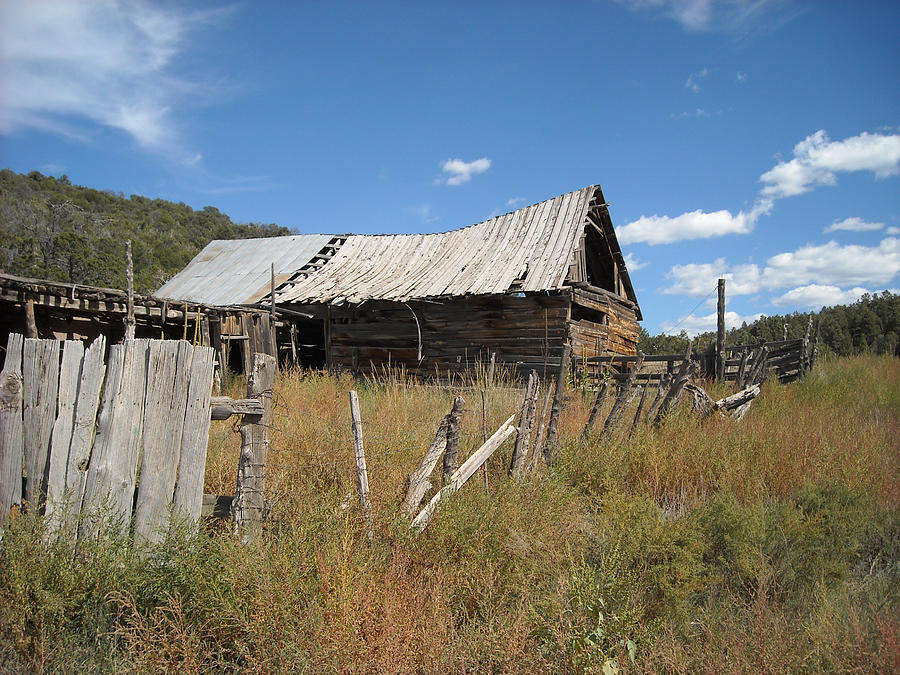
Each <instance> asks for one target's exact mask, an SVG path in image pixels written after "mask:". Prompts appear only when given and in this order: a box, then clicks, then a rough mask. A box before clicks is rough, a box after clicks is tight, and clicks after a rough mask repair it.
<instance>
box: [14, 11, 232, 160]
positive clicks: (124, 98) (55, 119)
mask: <svg viewBox="0 0 900 675" xmlns="http://www.w3.org/2000/svg"><path fill="white" fill-rule="evenodd" d="M222 13H223V11H218V12H193V13H188V12H184V11H181V10H178V9H176V8H173V7H170V6H166V7H153V6H150V5H149V4H145V3H140V2H124V1H119V0H107V1H105V2H60V1H49V0H47V1H43V2H4V3H2V4H0V26H2V28H0V133H4V134H11V133H14V132H15V131H17V130H19V129H27V128H36V129H41V130H43V131H48V132H50V133H55V134H58V135H63V136H66V137H69V138H72V139H75V140H79V141H86V140H88V139H89V138H90V136H91V132H90V131H89V130H90V127H89V126H85V124H84V122H85V121H89V122H91V123H94V124H99V125H101V126H105V127H111V128H115V129H119V130H121V131H123V132H125V133H126V134H128V135H130V136H131V137H132V138H133V139H134V140H135V141H136V142H137V143H138V144H139V145H140V146H142V147H144V148H147V149H150V150H154V151H158V152H164V153H166V154H169V155H170V156H172V157H173V158H174V159H176V160H178V161H186V162H190V160H192V159H193V158H194V157H196V153H187V152H184V151H183V150H181V149H180V148H181V146H182V143H181V142H180V139H179V134H178V129H177V125H176V122H175V121H174V120H173V117H174V111H175V108H176V105H177V103H178V102H179V101H180V100H187V99H189V98H191V97H193V96H194V95H196V94H197V93H198V91H199V86H198V85H193V84H191V83H188V82H185V81H183V80H181V79H179V78H177V77H176V76H174V75H173V74H172V72H171V67H172V65H173V62H174V60H175V58H176V56H177V55H178V54H179V52H181V51H182V50H183V49H184V47H185V46H186V44H187V43H188V39H189V36H190V33H191V32H192V31H194V30H196V29H198V28H199V27H200V26H202V25H205V24H208V23H209V22H210V21H211V20H212V19H213V18H214V17H215V16H217V15H220V14H222Z"/></svg>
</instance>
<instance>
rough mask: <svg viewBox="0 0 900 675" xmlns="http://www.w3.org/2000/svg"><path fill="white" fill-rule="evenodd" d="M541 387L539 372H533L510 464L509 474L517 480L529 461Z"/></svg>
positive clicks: (530, 375)
mask: <svg viewBox="0 0 900 675" xmlns="http://www.w3.org/2000/svg"><path fill="white" fill-rule="evenodd" d="M540 386H541V385H540V380H539V379H538V374H537V371H536V370H532V371H531V373H530V374H529V375H528V384H527V385H526V386H525V399H524V400H523V401H522V412H521V413H520V415H519V432H518V435H517V436H516V444H515V446H514V447H513V454H512V459H510V462H509V473H510V474H511V475H514V476H516V477H517V478H521V477H522V474H523V473H524V471H525V466H526V462H527V461H528V452H529V451H530V450H531V430H532V429H533V428H534V417H535V413H536V409H537V396H538V392H539V390H540ZM486 440H487V439H485V441H486Z"/></svg>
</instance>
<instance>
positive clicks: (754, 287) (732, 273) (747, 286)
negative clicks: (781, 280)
mask: <svg viewBox="0 0 900 675" xmlns="http://www.w3.org/2000/svg"><path fill="white" fill-rule="evenodd" d="M666 278H667V279H671V280H672V285H671V286H669V287H668V288H664V289H663V293H666V294H669V295H693V296H696V297H699V296H703V295H708V294H709V293H712V292H713V291H715V290H716V286H717V283H718V280H719V279H725V292H726V293H727V294H728V295H750V294H751V293H756V292H757V291H758V290H759V281H760V278H759V268H758V267H757V266H756V265H754V264H746V265H735V266H733V267H732V266H729V265H728V264H726V262H725V259H724V258H719V259H717V260H716V261H715V262H712V263H688V264H685V265H674V266H672V268H671V269H670V270H669V272H668V273H667V274H666Z"/></svg>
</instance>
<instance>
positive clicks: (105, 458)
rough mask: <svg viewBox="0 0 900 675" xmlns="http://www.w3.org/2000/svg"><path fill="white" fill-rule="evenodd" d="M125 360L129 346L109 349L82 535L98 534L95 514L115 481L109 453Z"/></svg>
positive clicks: (89, 474) (83, 502)
mask: <svg viewBox="0 0 900 675" xmlns="http://www.w3.org/2000/svg"><path fill="white" fill-rule="evenodd" d="M124 360H125V345H113V346H111V347H110V348H109V361H108V363H107V367H106V383H105V384H104V387H103V400H102V401H101V402H100V410H99V413H98V414H97V429H96V433H95V435H94V446H93V448H92V450H91V461H90V464H89V465H88V470H87V475H86V477H85V483H84V497H83V499H82V512H83V513H84V514H85V516H86V517H87V520H82V522H81V525H80V528H79V533H78V536H79V538H86V537H90V536H92V535H93V534H94V533H96V530H97V525H98V524H97V523H94V522H92V517H93V516H95V515H97V514H98V513H99V511H100V509H102V508H103V506H104V505H105V503H106V500H107V499H108V498H109V491H110V481H111V477H110V467H109V455H110V453H111V452H113V448H112V446H111V442H112V437H113V435H114V433H115V410H114V404H115V403H116V401H117V399H118V398H119V396H120V393H121V388H122V369H123V364H124Z"/></svg>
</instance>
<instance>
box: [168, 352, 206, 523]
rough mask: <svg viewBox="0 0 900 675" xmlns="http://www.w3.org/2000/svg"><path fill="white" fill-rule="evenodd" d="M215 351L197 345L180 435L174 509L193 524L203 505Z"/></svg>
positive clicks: (198, 516)
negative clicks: (179, 454)
mask: <svg viewBox="0 0 900 675" xmlns="http://www.w3.org/2000/svg"><path fill="white" fill-rule="evenodd" d="M215 364H216V352H215V350H214V349H212V348H210V347H194V358H193V360H192V361H191V379H190V384H189V387H188V391H187V410H186V412H185V416H184V432H183V433H182V436H181V459H180V460H179V463H178V478H177V482H176V483H175V508H176V509H177V510H178V512H179V515H180V516H181V517H183V518H187V519H188V521H189V522H191V523H194V522H197V521H198V520H199V519H200V510H201V509H202V507H203V479H204V476H205V473H206V447H207V445H208V443H209V421H210V415H209V407H210V397H211V395H212V382H213V371H214V369H215Z"/></svg>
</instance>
